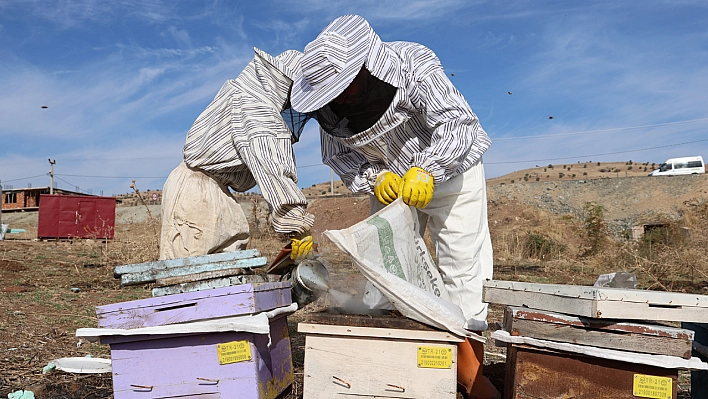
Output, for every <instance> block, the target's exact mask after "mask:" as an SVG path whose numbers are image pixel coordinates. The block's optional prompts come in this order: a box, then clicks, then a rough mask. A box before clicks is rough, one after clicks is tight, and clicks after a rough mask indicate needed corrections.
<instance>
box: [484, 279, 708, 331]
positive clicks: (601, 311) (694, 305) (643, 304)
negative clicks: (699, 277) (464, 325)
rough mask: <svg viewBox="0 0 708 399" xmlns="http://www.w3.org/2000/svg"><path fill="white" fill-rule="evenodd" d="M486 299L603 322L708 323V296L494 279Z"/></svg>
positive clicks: (485, 285)
mask: <svg viewBox="0 0 708 399" xmlns="http://www.w3.org/2000/svg"><path fill="white" fill-rule="evenodd" d="M482 292H483V294H482V295H483V300H484V301H485V302H488V303H496V304H501V305H509V306H525V307H528V308H531V309H539V310H549V311H552V312H559V313H564V314H570V315H574V316H584V317H593V318H603V319H623V320H662V321H688V322H699V323H706V322H708V296H706V295H697V294H684V293H677V292H660V291H647V290H632V289H619V288H605V287H587V286H578V285H560V284H534V283H520V282H516V281H500V280H490V281H487V282H486V283H485V284H484V288H483V291H482Z"/></svg>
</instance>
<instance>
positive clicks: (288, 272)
mask: <svg viewBox="0 0 708 399" xmlns="http://www.w3.org/2000/svg"><path fill="white" fill-rule="evenodd" d="M315 251H316V249H315ZM290 252H292V249H291V248H290V244H288V245H287V246H285V248H283V250H282V251H280V253H279V254H278V256H276V257H275V259H274V260H273V263H271V266H270V268H269V269H268V273H269V274H280V275H281V277H280V281H290V283H291V284H292V287H291V293H292V296H293V301H295V302H297V305H298V306H299V307H300V308H303V307H305V306H306V305H308V304H310V303H312V302H314V301H316V300H317V298H319V297H320V296H321V295H322V294H323V293H325V292H327V291H329V273H328V272H327V268H326V267H325V266H324V265H323V264H322V262H320V261H319V260H317V259H305V260H303V261H301V262H300V263H295V262H294V261H293V260H292V259H290Z"/></svg>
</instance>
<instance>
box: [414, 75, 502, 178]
mask: <svg viewBox="0 0 708 399" xmlns="http://www.w3.org/2000/svg"><path fill="white" fill-rule="evenodd" d="M414 85H415V87H416V90H415V94H414V95H413V97H414V98H413V100H414V101H415V102H418V103H419V104H420V105H419V106H420V107H421V110H422V111H423V113H424V115H425V117H426V123H427V125H428V128H429V129H432V130H433V133H432V137H431V138H430V145H429V146H428V147H427V148H424V149H423V151H421V152H419V153H417V154H414V155H413V162H412V164H413V165H414V166H418V167H421V168H423V169H425V170H427V171H428V172H430V173H431V174H432V175H433V177H434V179H435V181H436V182H437V183H439V182H442V181H445V180H447V179H448V178H449V176H451V175H454V174H456V171H458V170H459V169H460V166H461V165H462V163H463V162H468V163H469V162H470V161H471V162H472V163H474V162H476V161H477V160H479V159H480V158H481V157H482V154H483V153H484V152H485V151H486V150H487V148H488V147H489V145H490V144H491V141H490V140H489V137H488V136H487V134H486V132H485V131H484V130H483V129H482V126H481V125H480V123H479V119H478V118H477V116H476V115H475V114H474V112H473V111H472V109H471V108H470V106H469V104H467V101H466V100H465V99H464V97H463V96H462V94H461V93H460V92H459V91H458V90H457V89H456V88H455V87H454V86H453V84H452V82H450V80H449V79H448V78H447V75H446V74H445V72H444V70H443V69H442V67H440V68H436V69H435V70H433V71H431V72H430V73H427V74H426V75H425V76H423V77H421V78H419V80H417V81H416V82H414Z"/></svg>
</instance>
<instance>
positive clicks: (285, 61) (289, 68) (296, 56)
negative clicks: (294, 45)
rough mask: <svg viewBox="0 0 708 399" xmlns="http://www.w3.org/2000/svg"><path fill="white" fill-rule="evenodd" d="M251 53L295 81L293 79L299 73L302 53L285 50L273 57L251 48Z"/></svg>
mask: <svg viewBox="0 0 708 399" xmlns="http://www.w3.org/2000/svg"><path fill="white" fill-rule="evenodd" d="M253 51H254V52H255V53H256V55H257V56H259V57H261V58H262V59H263V60H265V61H266V62H268V63H269V64H271V65H273V66H274V67H276V68H278V69H279V70H280V71H281V72H282V73H283V74H284V75H285V76H287V77H288V78H290V79H291V80H295V77H296V76H297V74H298V72H299V71H300V60H301V59H302V53H301V52H299V51H297V50H285V51H283V52H282V53H280V54H278V55H277V56H275V57H273V56H272V55H270V54H268V53H266V52H265V51H263V50H261V49H259V48H256V47H254V48H253Z"/></svg>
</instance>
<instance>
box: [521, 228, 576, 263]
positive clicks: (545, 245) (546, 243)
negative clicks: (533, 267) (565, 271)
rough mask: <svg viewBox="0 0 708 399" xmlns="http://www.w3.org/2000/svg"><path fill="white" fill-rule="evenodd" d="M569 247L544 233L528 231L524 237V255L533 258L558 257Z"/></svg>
mask: <svg viewBox="0 0 708 399" xmlns="http://www.w3.org/2000/svg"><path fill="white" fill-rule="evenodd" d="M566 250H567V247H566V246H565V245H563V244H561V243H559V242H557V241H554V240H553V239H551V238H548V237H546V236H544V235H543V234H537V233H528V234H527V235H526V238H525V239H524V256H526V257H528V258H533V259H541V260H551V259H557V258H558V257H559V256H560V255H561V254H563V253H564V252H565V251H566Z"/></svg>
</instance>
